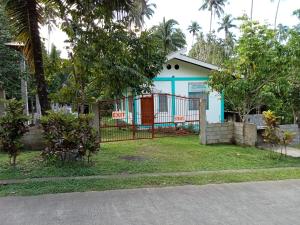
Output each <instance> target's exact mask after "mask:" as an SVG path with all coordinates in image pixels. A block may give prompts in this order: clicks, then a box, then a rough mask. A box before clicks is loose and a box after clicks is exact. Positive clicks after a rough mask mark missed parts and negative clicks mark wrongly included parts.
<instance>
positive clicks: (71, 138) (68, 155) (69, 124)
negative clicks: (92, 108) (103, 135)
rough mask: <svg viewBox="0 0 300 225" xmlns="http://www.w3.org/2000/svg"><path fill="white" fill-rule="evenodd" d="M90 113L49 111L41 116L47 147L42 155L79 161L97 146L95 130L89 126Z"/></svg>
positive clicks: (49, 157) (50, 158) (96, 148)
mask: <svg viewBox="0 0 300 225" xmlns="http://www.w3.org/2000/svg"><path fill="white" fill-rule="evenodd" d="M92 118H93V117H92V115H80V116H79V117H77V116H75V115H72V114H66V113H63V112H49V113H48V115H47V116H44V117H42V120H41V123H42V125H43V129H44V138H45V140H46V142H47V147H46V149H44V151H43V153H42V155H43V156H44V157H45V158H46V159H48V160H61V161H62V162H65V161H80V160H84V159H85V158H87V161H88V162H90V157H91V156H92V154H94V153H96V152H97V151H98V148H99V143H98V142H97V135H96V132H95V130H94V129H93V128H92V127H91V126H90V123H91V120H92Z"/></svg>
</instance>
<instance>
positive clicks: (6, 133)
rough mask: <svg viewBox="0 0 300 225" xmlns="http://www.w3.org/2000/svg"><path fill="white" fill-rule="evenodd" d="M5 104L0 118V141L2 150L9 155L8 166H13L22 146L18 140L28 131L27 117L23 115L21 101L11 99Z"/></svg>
mask: <svg viewBox="0 0 300 225" xmlns="http://www.w3.org/2000/svg"><path fill="white" fill-rule="evenodd" d="M5 103H6V108H5V115H4V116H3V117H0V140H1V144H2V148H3V150H4V151H5V152H7V153H8V154H9V158H10V164H11V165H13V166H15V165H16V159H17V156H18V154H19V152H20V149H21V146H22V145H21V142H20V139H21V138H22V136H23V135H24V134H25V133H26V132H27V131H28V127H27V125H26V122H27V121H28V117H27V116H25V115H24V114H23V109H24V106H23V103H22V102H21V101H18V100H16V99H11V100H7V101H5Z"/></svg>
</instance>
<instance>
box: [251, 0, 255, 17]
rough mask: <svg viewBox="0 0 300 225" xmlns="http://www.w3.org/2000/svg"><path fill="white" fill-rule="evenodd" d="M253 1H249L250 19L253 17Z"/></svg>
mask: <svg viewBox="0 0 300 225" xmlns="http://www.w3.org/2000/svg"><path fill="white" fill-rule="evenodd" d="M253 1H254V0H252V1H251V14H250V18H251V21H252V19H253Z"/></svg>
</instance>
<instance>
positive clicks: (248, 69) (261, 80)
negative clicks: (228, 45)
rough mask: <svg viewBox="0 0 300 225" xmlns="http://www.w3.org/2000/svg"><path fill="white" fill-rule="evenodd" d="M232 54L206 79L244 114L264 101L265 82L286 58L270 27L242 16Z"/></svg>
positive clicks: (270, 81)
mask: <svg viewBox="0 0 300 225" xmlns="http://www.w3.org/2000/svg"><path fill="white" fill-rule="evenodd" d="M241 32H242V35H241V38H240V39H239V40H238V43H237V45H236V47H235V49H234V55H233V56H232V57H230V58H229V59H228V60H227V61H226V62H225V64H224V66H223V69H222V70H221V71H217V72H215V73H214V74H213V76H212V77H211V79H210V84H211V86H212V88H213V89H215V90H217V91H219V92H222V91H224V94H225V101H226V103H227V104H228V105H229V106H230V107H231V108H232V109H233V110H235V111H236V112H238V113H239V115H240V117H241V118H242V120H243V121H245V116H246V115H248V114H249V113H250V112H251V111H252V110H254V109H256V108H257V107H259V106H261V105H264V104H265V103H266V102H267V101H268V96H269V95H270V93H269V91H268V88H267V87H268V86H269V85H272V84H275V83H276V81H277V80H278V79H279V78H280V77H281V76H282V75H283V74H284V72H285V71H284V70H285V68H284V65H285V64H286V58H285V57H283V56H284V50H283V48H282V45H281V44H280V43H279V42H278V41H277V40H276V38H275V32H274V30H271V29H268V28H267V27H266V26H262V25H260V24H258V23H257V22H251V21H249V20H245V22H244V23H243V25H242V26H241Z"/></svg>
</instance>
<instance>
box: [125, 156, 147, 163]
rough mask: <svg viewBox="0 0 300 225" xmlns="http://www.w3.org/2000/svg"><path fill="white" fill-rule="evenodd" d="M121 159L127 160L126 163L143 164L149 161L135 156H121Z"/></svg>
mask: <svg viewBox="0 0 300 225" xmlns="http://www.w3.org/2000/svg"><path fill="white" fill-rule="evenodd" d="M120 159H123V160H126V161H137V162H142V161H145V160H147V158H146V157H143V156H134V155H125V156H121V157H120Z"/></svg>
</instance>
